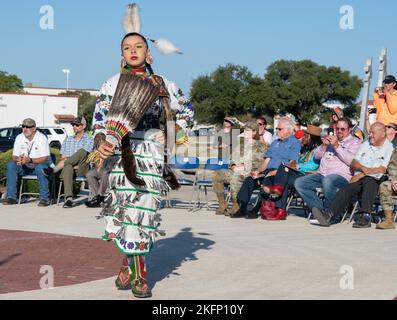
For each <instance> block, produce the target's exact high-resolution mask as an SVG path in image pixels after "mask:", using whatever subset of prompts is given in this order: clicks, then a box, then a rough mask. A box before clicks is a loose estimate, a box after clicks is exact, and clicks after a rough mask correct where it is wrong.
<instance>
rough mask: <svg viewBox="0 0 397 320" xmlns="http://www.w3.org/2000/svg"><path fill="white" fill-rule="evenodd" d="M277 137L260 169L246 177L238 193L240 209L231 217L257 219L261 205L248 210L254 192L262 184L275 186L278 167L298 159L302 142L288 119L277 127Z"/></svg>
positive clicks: (281, 121) (283, 120)
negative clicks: (295, 134) (296, 136)
mask: <svg viewBox="0 0 397 320" xmlns="http://www.w3.org/2000/svg"><path fill="white" fill-rule="evenodd" d="M276 131H277V137H278V138H277V139H276V140H275V141H274V142H273V143H272V144H271V145H270V147H269V149H268V150H267V152H266V154H265V155H264V156H263V158H264V160H263V161H262V163H261V165H260V166H259V169H258V170H257V171H254V172H252V173H251V176H250V177H248V178H246V179H245V180H244V182H243V185H242V187H241V189H240V191H239V193H238V195H237V199H238V204H239V210H238V211H237V212H236V213H235V214H234V215H232V216H231V218H244V217H246V218H247V219H257V218H258V211H259V207H258V206H257V207H255V208H254V209H253V210H252V211H251V212H248V211H247V207H248V203H249V201H250V199H251V196H252V194H253V192H254V191H255V190H257V189H259V188H260V186H261V185H265V186H273V185H274V176H275V175H276V173H277V169H278V168H279V167H280V166H281V165H282V164H283V163H289V162H290V161H298V157H299V153H300V149H301V143H300V142H299V140H298V139H296V138H295V136H294V127H293V126H292V124H291V122H290V121H289V120H286V119H282V120H280V122H279V124H278V126H277V128H276Z"/></svg>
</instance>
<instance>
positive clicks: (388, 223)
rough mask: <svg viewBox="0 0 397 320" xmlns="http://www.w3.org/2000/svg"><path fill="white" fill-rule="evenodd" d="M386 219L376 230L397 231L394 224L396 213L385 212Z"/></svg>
mask: <svg viewBox="0 0 397 320" xmlns="http://www.w3.org/2000/svg"><path fill="white" fill-rule="evenodd" d="M385 217H386V219H385V220H384V221H383V222H382V223H379V224H378V225H377V226H376V229H378V230H390V229H395V228H396V226H395V224H394V212H393V211H385Z"/></svg>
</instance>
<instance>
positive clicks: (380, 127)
mask: <svg viewBox="0 0 397 320" xmlns="http://www.w3.org/2000/svg"><path fill="white" fill-rule="evenodd" d="M393 149H394V148H393V145H392V143H391V142H390V141H389V140H387V138H386V128H385V126H384V124H382V123H380V122H377V123H374V124H373V125H372V126H371V128H370V131H369V141H366V142H364V144H362V145H361V147H360V150H359V151H358V153H357V155H356V157H355V159H354V160H353V161H352V164H351V167H352V168H353V170H355V175H354V177H353V178H352V179H351V181H350V184H349V185H347V186H345V187H343V188H341V189H339V191H338V192H337V194H336V195H335V198H334V200H333V201H332V205H331V208H330V210H329V211H323V210H320V209H318V208H313V215H314V217H315V218H316V219H317V220H318V222H319V223H320V225H322V226H325V227H329V226H330V224H331V219H332V218H334V221H338V220H339V218H340V216H341V215H343V213H344V212H345V210H346V208H347V207H348V206H349V204H351V202H352V199H354V197H355V196H358V200H359V201H360V203H361V208H360V210H359V211H360V213H361V214H360V218H359V219H358V220H357V222H356V223H355V224H354V225H353V227H354V228H370V227H371V212H372V206H373V204H374V202H375V198H376V196H377V194H378V190H379V185H380V184H381V183H382V182H383V181H384V180H383V178H384V174H385V173H386V170H387V166H388V164H389V161H390V158H391V155H392V153H393Z"/></svg>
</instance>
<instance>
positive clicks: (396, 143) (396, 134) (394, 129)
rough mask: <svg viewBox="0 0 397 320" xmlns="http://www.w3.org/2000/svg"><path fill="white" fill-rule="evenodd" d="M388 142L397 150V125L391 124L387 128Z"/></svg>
mask: <svg viewBox="0 0 397 320" xmlns="http://www.w3.org/2000/svg"><path fill="white" fill-rule="evenodd" d="M386 135H387V140H389V141H390V142H391V143H392V144H393V147H394V148H397V124H395V123H389V124H388V125H387V126H386Z"/></svg>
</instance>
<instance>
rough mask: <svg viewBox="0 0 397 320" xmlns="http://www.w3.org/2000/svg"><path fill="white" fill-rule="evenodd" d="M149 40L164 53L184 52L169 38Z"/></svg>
mask: <svg viewBox="0 0 397 320" xmlns="http://www.w3.org/2000/svg"><path fill="white" fill-rule="evenodd" d="M149 40H150V41H152V42H153V43H154V45H155V46H156V48H157V49H158V50H159V51H160V52H161V53H163V54H173V53H178V54H183V52H182V51H181V50H180V49H178V48H177V47H176V46H175V45H174V44H173V43H172V42H171V41H169V40H167V39H158V40H152V39H149Z"/></svg>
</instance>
